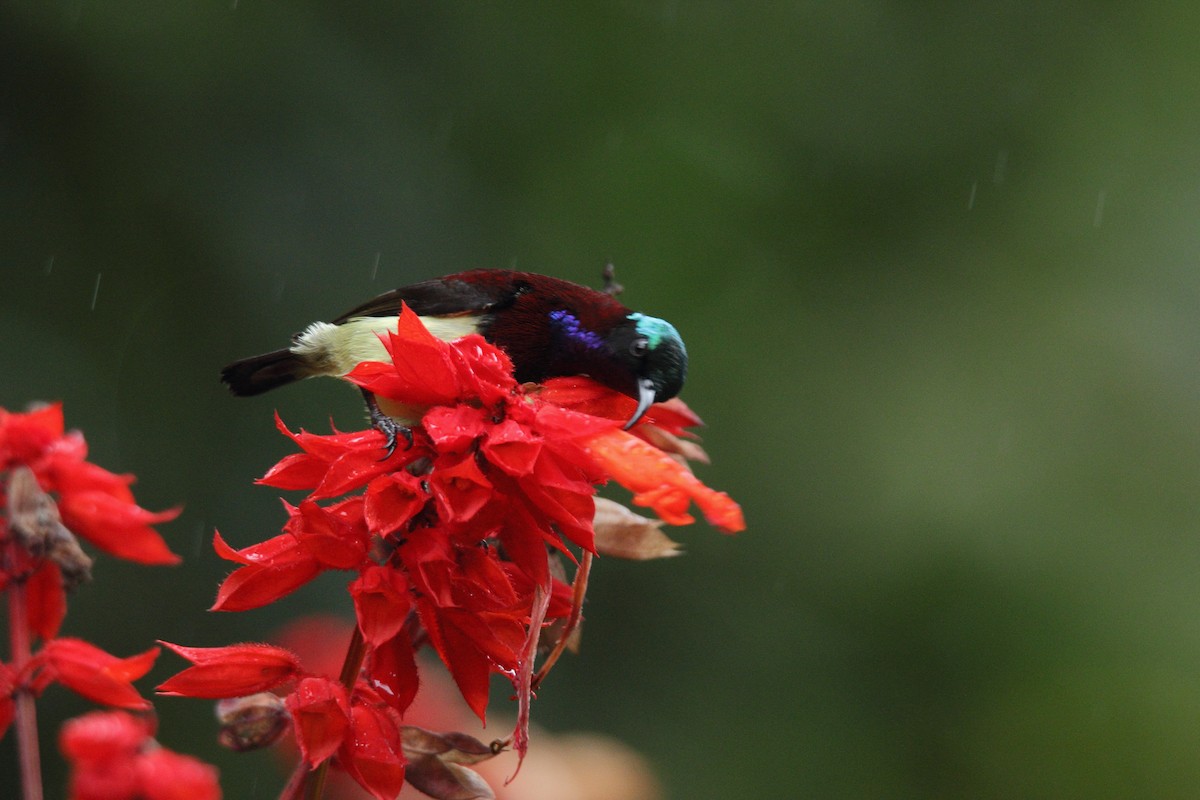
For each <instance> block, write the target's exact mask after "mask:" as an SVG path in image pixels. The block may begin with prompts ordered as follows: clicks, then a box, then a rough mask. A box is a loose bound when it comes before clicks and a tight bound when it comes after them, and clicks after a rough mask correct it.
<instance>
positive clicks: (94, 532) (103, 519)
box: [0, 403, 179, 564]
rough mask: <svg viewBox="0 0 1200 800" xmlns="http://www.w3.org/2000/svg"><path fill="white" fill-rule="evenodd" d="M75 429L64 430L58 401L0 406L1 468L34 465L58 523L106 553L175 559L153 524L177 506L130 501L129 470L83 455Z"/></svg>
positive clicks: (175, 511) (144, 560) (166, 517)
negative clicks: (16, 408) (15, 409)
mask: <svg viewBox="0 0 1200 800" xmlns="http://www.w3.org/2000/svg"><path fill="white" fill-rule="evenodd" d="M86 457H87V445H86V444H85V442H84V439H83V435H82V434H80V433H79V432H77V431H72V432H70V433H66V432H64V430H63V414H62V405H61V404H58V403H55V404H52V405H47V406H44V407H42V408H39V409H36V410H34V411H30V412H28V413H25V414H14V413H11V412H9V411H5V410H4V409H2V408H0V472H3V471H6V470H9V469H11V468H12V467H14V466H17V465H25V466H28V467H29V468H30V469H32V470H33V473H34V475H36V476H37V481H38V484H39V485H40V486H41V488H42V489H43V490H44V491H46V492H49V493H51V494H53V495H55V496H56V497H57V502H58V509H59V511H60V512H61V514H62V521H63V524H64V525H66V527H67V528H68V529H70V531H71V532H72V533H75V534H76V535H79V536H82V537H83V538H85V539H87V540H88V541H90V542H91V543H92V544H94V545H96V546H97V547H99V548H100V549H101V550H104V551H105V552H107V553H110V554H111V555H115V556H117V557H119V558H124V559H128V560H130V561H136V562H139V563H142V564H175V563H178V561H179V556H177V555H175V554H174V553H172V552H171V551H170V549H168V547H167V545H166V543H165V542H164V541H163V540H162V537H160V536H159V535H158V534H157V533H156V532H155V531H154V529H153V528H151V527H150V526H152V525H156V524H158V523H160V522H168V521H170V520H172V519H175V517H177V516H179V509H178V508H174V509H169V510H167V511H160V512H153V511H147V510H146V509H144V508H141V507H140V506H138V505H137V503H136V502H134V499H133V493H132V492H131V491H130V490H129V485H130V484H131V483H133V480H134V478H133V476H132V475H116V474H114V473H112V472H109V471H108V470H106V469H104V468H102V467H98V466H96V465H95V464H92V463H89V462H88V461H86V460H85V459H86Z"/></svg>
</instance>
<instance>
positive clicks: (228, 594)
mask: <svg viewBox="0 0 1200 800" xmlns="http://www.w3.org/2000/svg"><path fill="white" fill-rule="evenodd" d="M213 549H214V550H216V552H217V555H219V556H220V557H221V558H224V559H225V560H226V561H235V562H237V563H240V564H245V565H246V566H243V567H242V568H241V569H238V570H235V571H234V572H233V573H232V574H231V575H230V576H229V577H228V578H226V579H225V581H224V582H223V583H222V584H221V588H220V589H219V590H217V600H216V602H215V603H213V605H212V609H211V610H212V611H246V610H248V609H251V608H259V607H261V606H265V605H267V604H268V603H273V602H275V601H276V600H278V599H279V598H280V597H283V596H284V595H286V594H289V593H291V592H293V591H295V590H296V589H298V588H300V587H301V586H303V585H304V584H306V583H308V582H309V581H311V580H312V579H313V578H315V577H317V575H319V574H320V573H321V565H320V563H319V562H318V561H317V560H316V559H315V558H313V557H312V555H311V554H310V553H309V552H308V550H306V549H305V548H304V547H303V546H301V544H300V543H299V541H297V539H296V537H294V536H292V535H290V534H286V533H284V534H280V535H279V536H275V537H272V538H271V539H268V540H267V541H266V542H262V543H260V544H258V545H253V546H252V547H247V548H245V549H243V550H234V549H233V548H231V547H230V546H229V545H228V544H226V543H225V540H224V539H222V538H221V534H220V532H216V533H214V534H213Z"/></svg>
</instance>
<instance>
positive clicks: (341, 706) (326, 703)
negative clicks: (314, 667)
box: [285, 677, 357, 767]
mask: <svg viewBox="0 0 1200 800" xmlns="http://www.w3.org/2000/svg"><path fill="white" fill-rule="evenodd" d="M285 702H286V703H287V708H288V711H290V712H291V714H292V726H293V728H294V729H295V731H296V742H297V743H298V744H299V745H300V752H301V754H302V755H303V756H304V760H305V762H307V763H308V765H309V766H310V767H315V766H316V765H317V764H320V763H321V762H322V761H324V760H325V759H327V758H329V757H330V756H331V755H333V754H334V753H335V752H337V749H338V748H339V747H341V745H342V741H343V740H344V739H345V738H346V732H347V731H349V730H350V695H349V694H348V693H347V692H346V687H345V686H343V685H342V684H340V683H338V682H337V681H335V680H331V679H329V678H317V677H312V678H305V679H303V680H302V681H300V683H299V684H298V685H297V686H296V688H295V690H293V691H292V692H291V693H290V694H289V695H288V696H287V699H286V701H285ZM354 735H357V732H355V734H354ZM352 738H353V737H352Z"/></svg>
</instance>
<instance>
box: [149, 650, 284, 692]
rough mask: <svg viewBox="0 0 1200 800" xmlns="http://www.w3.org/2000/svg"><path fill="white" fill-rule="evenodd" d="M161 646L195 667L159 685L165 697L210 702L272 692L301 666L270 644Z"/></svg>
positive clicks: (159, 690) (159, 689)
mask: <svg viewBox="0 0 1200 800" xmlns="http://www.w3.org/2000/svg"><path fill="white" fill-rule="evenodd" d="M160 644H162V645H163V646H164V647H167V648H169V649H170V650H172V651H173V652H175V653H176V654H178V655H180V656H182V657H183V658H185V659H187V660H188V661H190V662H192V664H193V665H194V666H191V667H188V668H187V669H185V670H183V671H182V672H179V673H177V674H176V675H175V676H174V677H171V678H168V679H167V680H166V681H164V682H163V683H162V684H160V685H159V686H158V693H159V694H162V695H168V696H174V697H203V698H208V699H211V700H220V699H223V698H226V697H242V696H244V695H248V694H254V693H255V692H265V691H267V690H268V689H272V688H274V687H276V686H278V685H280V684H281V683H285V682H286V681H289V680H291V679H292V678H294V677H296V675H297V673H299V671H300V662H299V660H298V659H297V658H296V656H295V655H294V654H293V653H291V652H289V651H287V650H284V649H283V648H282V647H274V646H273V645H269V644H254V643H252V644H235V645H230V646H228V647H184V646H183V645H178V644H171V643H170V642H160Z"/></svg>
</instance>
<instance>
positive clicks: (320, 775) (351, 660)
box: [308, 625, 367, 800]
mask: <svg viewBox="0 0 1200 800" xmlns="http://www.w3.org/2000/svg"><path fill="white" fill-rule="evenodd" d="M366 655H367V647H366V642H365V641H364V639H363V635H362V631H360V630H359V629H358V626H357V625H355V626H354V633H353V634H352V635H351V636H350V645H349V646H348V647H347V648H346V660H345V661H343V662H342V674H341V675H340V676H338V680H339V681H341V683H342V685H343V686H345V687H346V691H347V692H349V693H351V694H353V692H354V684H355V683H356V682H357V681H358V673H359V672H360V671H361V670H362V663H363V659H364V658H365V657H366ZM329 761H330V759H328V758H327V759H325V760H324V761H322V762H321V763H320V764H319V765H318V766H317V768H316V769H315V770H313V771H312V774H311V775H309V780H308V800H321V795H322V794H324V792H325V777H326V775H328V774H329Z"/></svg>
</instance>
